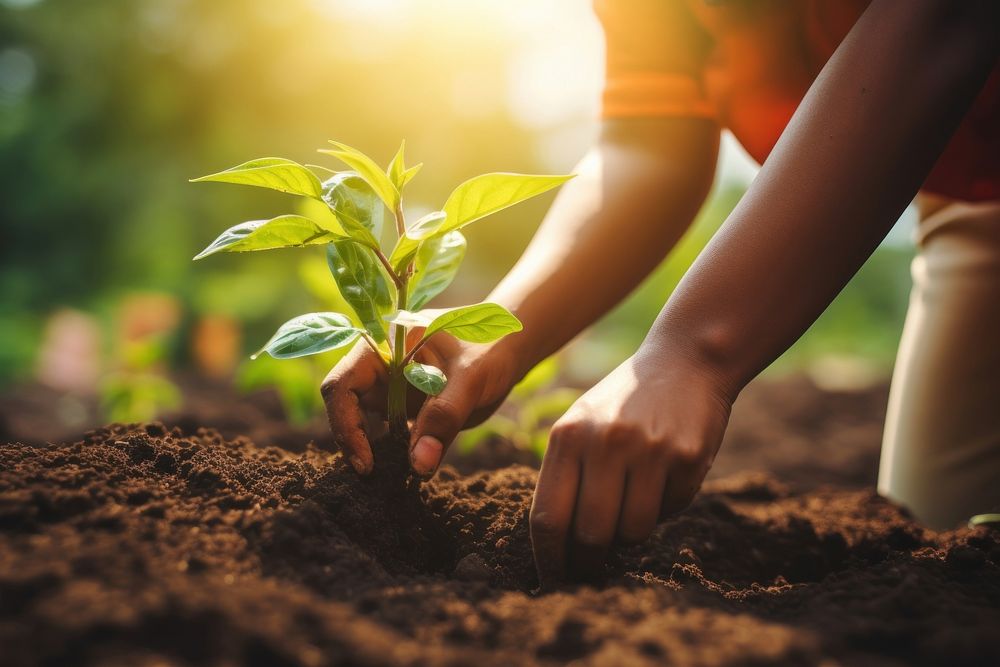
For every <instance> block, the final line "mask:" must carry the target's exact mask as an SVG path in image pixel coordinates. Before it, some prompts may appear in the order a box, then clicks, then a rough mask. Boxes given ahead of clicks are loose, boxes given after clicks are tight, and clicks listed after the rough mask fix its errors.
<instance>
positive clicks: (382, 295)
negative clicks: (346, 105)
mask: <svg viewBox="0 0 1000 667" xmlns="http://www.w3.org/2000/svg"><path fill="white" fill-rule="evenodd" d="M330 143H331V144H332V146H333V148H330V149H320V151H319V152H320V153H324V154H326V155H331V156H333V157H335V158H337V159H338V160H340V161H341V162H343V163H344V164H346V165H347V166H348V167H349V168H350V169H349V170H348V171H340V172H335V171H331V170H327V169H326V168H325V167H313V168H316V169H322V170H324V171H330V173H331V174H332V175H330V176H329V177H328V178H327V179H326V180H325V181H320V179H319V178H318V177H317V176H316V174H315V173H314V172H313V171H312V170H311V169H310V167H307V166H304V165H301V164H299V163H297V162H293V161H292V160H286V159H283V158H261V159H258V160H251V161H250V162H246V163H244V164H241V165H238V166H236V167H233V168H231V169H227V170H226V171H222V172H219V173H217V174H211V175H209V176H203V177H201V178H196V179H193V180H194V181H218V182H224V183H238V184H243V185H252V186H257V187H264V188H270V189H272V190H278V191H280V192H285V193H289V194H294V195H301V196H304V197H310V198H312V199H316V200H318V201H321V202H323V203H325V204H326V205H327V206H328V207H329V209H330V211H331V212H332V213H333V216H332V217H333V219H335V221H336V222H335V224H331V223H329V222H327V221H325V220H312V219H310V218H307V217H304V216H301V215H281V216H278V217H276V218H272V219H270V220H255V221H251V222H244V223H242V224H239V225H236V226H235V227H231V228H230V229H227V230H226V231H225V232H223V233H222V235H221V236H219V238H217V239H216V240H215V241H213V242H212V244H211V245H209V246H208V247H207V248H206V249H205V250H203V251H202V252H201V253H200V254H198V255H197V256H196V257H195V259H196V260H197V259H202V258H203V257H208V256H209V255H213V254H215V253H218V252H246V251H252V250H269V249H273V248H291V247H302V246H311V245H322V246H324V247H325V249H326V256H327V263H328V265H329V267H330V272H331V273H332V274H333V279H334V281H335V282H336V284H337V287H338V288H339V290H340V292H341V294H342V295H343V297H344V300H345V301H346V302H347V303H348V304H349V305H350V309H351V310H352V311H353V312H351V313H339V312H324V313H309V314H306V315H300V316H299V317H296V318H293V319H291V320H289V321H288V322H286V323H285V324H283V325H281V327H279V328H278V331H277V332H276V333H275V334H274V336H273V337H272V338H271V340H269V341H268V342H267V344H266V345H264V347H263V348H262V349H261V350H260V352H258V353H257V354H260V353H261V352H267V353H268V354H270V355H271V356H272V357H275V358H278V359H291V358H295V357H302V356H306V355H310V354H318V353H320V352H326V351H328V350H334V349H337V348H344V347H346V346H348V345H352V344H354V343H356V342H357V341H359V340H361V341H364V344H366V345H369V346H370V347H371V348H372V350H374V351H375V353H376V355H377V356H378V358H379V359H381V360H382V363H383V364H385V369H386V372H387V374H388V378H389V385H388V405H387V408H388V410H387V415H388V421H389V429H390V432H391V433H392V434H393V436H394V437H399V438H402V437H405V434H406V430H407V425H406V384H407V382H408V383H409V384H411V385H413V386H414V387H416V388H417V389H419V390H420V391H422V392H424V393H426V394H429V395H437V394H439V393H441V391H443V390H444V388H445V385H446V383H447V381H448V380H447V378H446V377H445V375H444V373H443V372H442V371H441V369H439V368H436V367H434V366H431V365H429V364H423V363H419V362H417V361H416V360H415V355H416V354H417V352H418V351H419V350H420V348H421V347H422V346H423V345H424V343H425V342H427V340H428V339H429V338H430V337H431V336H434V335H437V334H448V335H451V336H454V337H456V338H458V339H460V340H464V341H468V342H472V343H489V342H492V341H495V340H499V339H500V338H502V337H504V336H506V335H508V334H511V333H514V332H517V331H520V330H521V323H520V322H519V321H518V319H517V318H516V317H514V315H513V314H512V313H510V312H509V311H508V310H507V309H506V308H504V307H503V306H500V305H499V304H496V303H476V304H473V305H470V306H461V307H459V308H450V309H446V310H444V311H439V312H437V313H436V315H435V316H433V317H430V316H428V315H426V314H424V313H421V312H419V311H420V309H421V308H423V307H424V306H425V305H426V304H427V303H428V302H429V301H430V300H431V299H433V298H434V297H435V296H437V295H438V294H439V293H441V291H443V290H444V289H445V288H446V287H447V286H448V285H449V284H451V282H452V280H453V279H454V277H455V273H456V272H457V271H458V267H459V265H460V264H461V262H462V259H463V258H464V256H465V249H466V240H465V236H464V235H463V234H462V231H461V230H462V229H463V228H464V227H465V226H466V225H469V224H471V223H473V222H476V221H477V220H480V219H482V218H485V217H486V216H488V215H490V214H492V213H496V212H497V211H500V210H502V209H505V208H507V207H508V206H513V205H514V204H517V203H519V202H522V201H524V200H526V199H530V198H531V197H534V196H536V195H540V194H542V193H543V192H546V191H548V190H551V189H553V188H555V187H558V186H560V185H562V184H563V183H565V182H566V181H567V180H569V179H570V178H572V176H571V175H569V176H539V175H528V174H509V173H491V174H483V175H482V176H477V177H475V178H472V179H470V180H468V181H466V182H464V183H462V184H461V185H459V186H458V187H457V188H455V190H454V191H453V192H452V193H451V195H450V196H449V197H448V199H447V200H446V201H445V204H444V206H443V207H442V208H441V210H439V211H434V212H432V213H429V214H427V215H425V216H423V217H421V218H420V219H418V220H416V221H414V222H412V223H409V224H408V223H407V221H406V218H405V215H404V211H403V198H402V194H403V191H404V189H405V188H406V185H407V184H408V183H409V182H410V181H411V180H412V179H413V177H414V176H416V174H417V172H418V171H419V170H420V167H421V166H422V165H420V164H417V165H414V166H412V167H407V166H406V165H405V163H404V155H403V150H404V145H400V147H399V150H398V151H397V152H396V155H395V157H393V158H392V161H391V162H390V163H389V166H388V168H387V169H385V170H383V169H382V168H381V167H380V166H379V165H378V164H377V163H376V162H375V161H374V160H372V159H371V158H370V157H368V156H366V155H365V154H363V153H361V152H360V151H358V150H356V149H354V148H351V147H349V146H346V145H344V144H342V143H338V142H335V141H331V142H330ZM386 210H388V211H389V213H390V216H391V218H392V221H393V222H394V223H395V224H394V229H395V234H392V235H391V236H392V237H393V238H392V244H391V247H390V246H389V245H386V246H383V245H382V236H383V233H382V232H383V230H382V226H383V220H384V217H385V211H386ZM351 315H353V316H354V317H353V319H352V317H351ZM419 327H423V328H424V331H423V333H422V335H420V336H419V337H417V336H413V337H412V338H411V337H409V336H408V335H407V334H408V332H409V331H410V330H411V329H414V328H419ZM408 341H410V342H408ZM256 356H257V355H254V357H256Z"/></svg>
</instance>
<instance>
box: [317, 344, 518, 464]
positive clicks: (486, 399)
mask: <svg viewBox="0 0 1000 667" xmlns="http://www.w3.org/2000/svg"><path fill="white" fill-rule="evenodd" d="M410 336H412V337H414V338H415V340H413V341H411V342H416V340H419V338H420V337H421V336H423V329H413V330H411V331H410ZM503 342H504V341H499V342H498V343H495V344H491V345H480V344H474V343H465V342H462V341H460V340H457V339H455V338H453V337H451V336H449V335H447V334H437V335H435V336H432V337H431V338H430V340H428V341H427V343H425V344H424V346H423V347H422V348H421V349H420V350H419V351H418V352H417V355H416V359H417V361H420V362H422V363H427V364H432V365H434V366H437V367H438V368H440V369H441V370H442V371H444V373H445V375H446V376H447V378H448V385H447V386H446V387H445V389H444V391H443V392H441V393H440V394H439V395H437V396H429V397H425V396H424V394H422V393H420V392H419V391H417V390H416V389H413V388H411V389H412V390H411V391H410V393H409V395H408V396H407V401H406V405H407V411H408V412H409V413H410V417H411V418H414V417H415V421H414V423H413V424H412V426H411V429H410V463H411V465H412V467H413V469H414V471H415V472H417V473H418V474H422V475H426V474H431V473H433V472H434V471H435V470H437V467H438V465H440V463H441V459H442V457H443V456H444V453H445V451H447V449H448V446H449V445H451V442H452V441H453V440H454V439H455V436H456V435H458V432H459V431H460V430H461V429H463V428H466V427H469V426H475V425H476V424H478V423H480V422H482V421H483V420H484V419H486V418H487V417H489V416H490V415H491V414H492V413H493V411H494V410H496V408H497V406H499V405H500V403H501V402H503V400H504V398H506V397H507V394H508V393H509V392H510V389H511V387H513V386H514V383H515V382H516V381H517V379H518V376H517V375H516V371H515V370H514V369H515V368H516V367H517V364H516V363H514V357H513V354H512V353H511V352H509V351H508V349H509V348H508V347H507V346H505V345H503ZM387 385H388V375H387V373H386V368H385V365H384V364H383V363H382V361H381V360H380V359H379V358H378V357H377V356H376V354H375V351H374V350H372V349H371V348H370V347H369V346H367V345H365V344H363V343H359V344H358V345H355V347H354V349H353V350H351V352H350V353H349V354H348V355H347V356H346V357H344V358H343V359H341V361H340V362H339V363H338V364H337V365H336V366H334V367H333V369H332V370H331V371H330V373H329V374H328V375H327V376H326V379H325V380H323V384H322V387H321V388H320V391H321V392H322V394H323V401H324V403H325V404H326V412H327V416H328V417H329V419H330V429H331V430H332V431H333V439H334V442H336V443H337V446H338V447H340V448H341V451H343V453H344V455H345V456H346V457H347V460H348V461H350V463H351V465H352V466H353V467H354V469H355V470H356V471H357V472H358V474H360V475H367V474H368V473H370V472H371V471H372V468H373V466H374V463H375V462H374V457H373V456H372V450H371V445H370V444H369V440H368V434H367V433H366V429H365V424H366V419H365V413H373V414H375V415H378V416H380V417H381V418H382V421H384V420H385V418H386V403H387V396H386V394H387ZM421 403H422V405H421Z"/></svg>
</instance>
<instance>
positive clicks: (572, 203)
mask: <svg viewBox="0 0 1000 667" xmlns="http://www.w3.org/2000/svg"><path fill="white" fill-rule="evenodd" d="M717 149H718V129H717V128H716V126H715V125H714V124H712V123H710V122H708V121H703V120H696V119H658V120H657V119H646V120H635V121H623V122H620V123H617V124H615V123H612V124H610V125H606V126H605V128H604V131H603V133H602V137H601V140H600V142H599V143H598V144H597V145H596V146H595V147H594V148H593V149H592V150H591V151H590V153H588V155H587V156H586V157H585V158H584V159H583V160H582V161H581V162H580V164H579V166H578V167H577V174H578V175H577V178H575V179H573V181H571V182H570V183H569V184H567V185H566V186H565V187H564V188H563V190H562V192H561V193H560V194H559V197H558V198H557V199H556V202H555V204H554V205H553V207H552V209H551V210H550V211H549V214H548V215H547V216H546V218H545V221H544V222H543V223H542V226H541V227H540V229H539V231H538V232H537V234H536V235H535V237H534V238H533V239H532V241H531V243H530V245H529V246H528V249H527V250H526V251H525V253H524V255H523V256H522V257H521V259H520V260H519V261H518V262H517V264H516V265H515V266H514V268H513V269H511V271H510V272H509V273H508V274H507V276H506V277H505V278H504V279H503V281H501V283H500V284H499V285H498V286H497V288H496V289H495V290H494V291H493V293H492V294H491V296H490V297H489V298H490V300H492V301H496V302H498V303H501V304H503V305H505V306H507V307H508V308H509V309H510V310H511V311H513V312H514V313H515V314H516V315H517V316H518V318H520V319H521V321H522V322H523V323H524V331H523V332H521V333H519V334H518V335H517V336H511V337H509V338H508V339H505V341H504V342H502V343H501V344H502V345H505V346H508V347H510V348H511V349H512V351H513V356H514V357H515V358H517V359H518V363H519V368H518V369H517V372H518V373H523V372H526V371H527V370H528V369H530V368H531V366H533V365H534V364H535V363H537V362H538V361H540V360H541V359H544V358H545V357H546V356H548V355H549V354H552V353H553V352H555V351H556V350H558V349H559V348H560V347H562V346H563V345H564V344H565V343H566V342H568V341H569V340H570V339H572V338H573V337H574V336H575V335H576V334H578V333H579V332H580V331H581V330H583V329H584V328H585V327H587V326H588V325H589V324H591V323H592V322H594V321H595V320H596V319H597V318H599V317H600V316H601V315H603V314H604V313H606V312H607V311H608V310H609V309H610V308H612V307H613V306H614V305H615V304H617V303H618V302H619V301H621V299H622V298H624V296H625V295H627V294H628V293H629V292H630V291H631V290H632V289H634V288H635V287H636V285H638V284H639V282H641V281H642V279H643V278H645V277H646V276H647V275H648V274H649V273H650V272H651V271H652V270H653V268H655V267H656V266H657V264H658V263H659V262H660V261H661V260H662V259H663V258H664V256H665V255H666V254H667V253H668V252H669V250H670V249H671V248H672V247H673V246H674V244H675V243H676V242H677V240H678V239H679V238H680V237H681V235H683V233H684V231H685V230H686V229H687V227H688V226H689V224H690V222H691V220H692V219H693V218H694V216H695V214H696V213H697V211H698V209H699V207H700V206H701V204H702V202H703V201H704V198H705V195H706V193H707V191H708V189H709V187H710V186H711V182H712V175H713V173H714V169H715V161H716V155H717Z"/></svg>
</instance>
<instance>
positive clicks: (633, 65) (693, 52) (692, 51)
mask: <svg viewBox="0 0 1000 667" xmlns="http://www.w3.org/2000/svg"><path fill="white" fill-rule="evenodd" d="M594 9H595V11H596V13H597V16H598V18H600V20H601V24H602V25H603V26H604V36H605V41H606V44H607V70H606V74H605V83H604V94H603V100H602V112H601V115H602V117H604V118H630V117H639V116H689V117H691V116H693V117H697V118H714V117H715V110H714V109H713V107H712V105H711V103H710V102H709V101H708V99H707V98H706V97H705V92H704V88H703V85H702V71H703V69H704V64H705V59H706V58H707V54H708V47H709V40H708V37H707V35H706V33H705V32H704V30H703V29H702V28H701V27H700V26H699V25H698V24H697V22H696V21H695V19H694V17H693V16H692V15H691V13H690V11H689V10H688V8H687V6H686V5H685V2H684V0H594Z"/></svg>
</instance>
